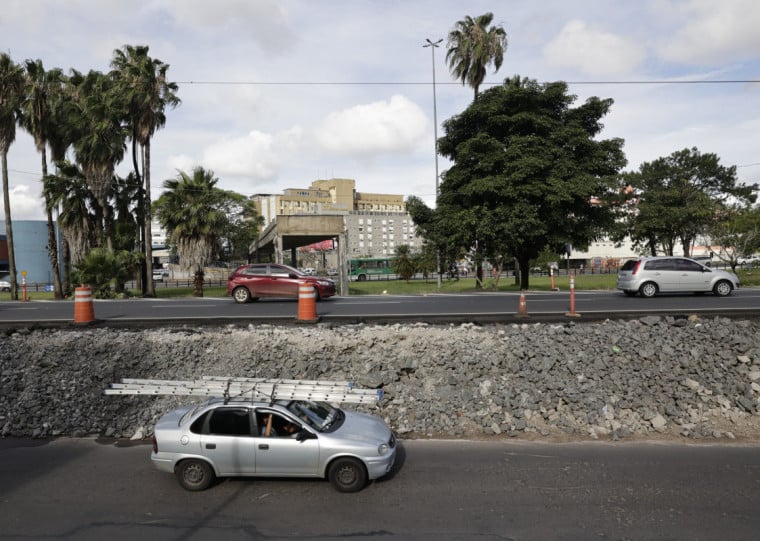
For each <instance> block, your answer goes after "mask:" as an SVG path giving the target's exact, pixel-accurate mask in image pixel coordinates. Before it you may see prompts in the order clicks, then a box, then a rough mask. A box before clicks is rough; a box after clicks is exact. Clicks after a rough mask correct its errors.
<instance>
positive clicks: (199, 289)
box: [193, 270, 204, 297]
mask: <svg viewBox="0 0 760 541" xmlns="http://www.w3.org/2000/svg"><path fill="white" fill-rule="evenodd" d="M203 277H204V275H203V271H202V270H198V271H195V275H194V276H193V297H203Z"/></svg>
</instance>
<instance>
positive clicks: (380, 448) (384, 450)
mask: <svg viewBox="0 0 760 541" xmlns="http://www.w3.org/2000/svg"><path fill="white" fill-rule="evenodd" d="M387 452H388V444H387V443H381V444H380V445H378V446H377V454H378V455H380V456H382V455H384V454H385V453H387Z"/></svg>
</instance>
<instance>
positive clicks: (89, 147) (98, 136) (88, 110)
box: [72, 70, 126, 251]
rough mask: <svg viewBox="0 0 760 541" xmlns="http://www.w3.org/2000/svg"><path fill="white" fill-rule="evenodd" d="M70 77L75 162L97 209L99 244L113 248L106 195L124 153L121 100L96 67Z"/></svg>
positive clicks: (109, 210) (123, 107)
mask: <svg viewBox="0 0 760 541" xmlns="http://www.w3.org/2000/svg"><path fill="white" fill-rule="evenodd" d="M72 81H74V84H76V85H77V88H76V89H75V91H74V94H73V95H74V97H75V99H76V109H75V112H74V114H73V115H72V120H73V121H74V122H75V125H76V130H77V133H78V134H79V136H78V137H77V138H76V140H75V142H74V153H75V155H76V159H77V162H78V163H79V164H80V165H81V167H82V171H83V172H84V174H85V177H86V178H87V184H88V185H89V187H90V191H91V192H92V194H93V196H94V197H95V200H96V201H97V203H98V206H99V209H98V210H99V211H100V212H101V213H102V216H103V228H102V232H101V234H100V242H99V244H100V245H101V246H102V245H104V244H105V246H106V248H107V249H108V250H111V251H112V250H113V238H112V230H111V228H112V219H111V207H110V204H109V201H108V199H109V196H110V195H111V190H112V180H113V173H114V168H115V166H116V164H117V163H119V162H120V161H121V160H122V158H123V157H124V151H125V149H126V144H125V141H126V136H125V135H126V134H125V132H124V129H123V128H122V125H121V119H122V118H124V117H125V104H124V101H123V100H122V99H121V96H120V94H119V92H118V88H116V86H115V84H114V82H113V80H112V79H111V78H110V77H107V76H105V75H103V74H102V73H101V72H99V71H92V70H91V71H90V72H89V73H88V74H87V75H86V76H81V75H80V74H75V76H74V77H72Z"/></svg>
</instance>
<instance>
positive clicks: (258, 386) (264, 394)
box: [105, 376, 383, 404]
mask: <svg viewBox="0 0 760 541" xmlns="http://www.w3.org/2000/svg"><path fill="white" fill-rule="evenodd" d="M105 394H107V395H125V394H132V395H175V396H223V397H224V399H225V401H228V400H229V399H230V398H232V397H238V396H239V397H248V396H250V399H251V400H256V399H259V400H261V399H264V400H270V401H274V400H312V401H314V402H348V403H354V404H367V403H372V402H375V401H378V400H381V399H382V398H383V390H382V389H357V388H356V387H354V384H353V383H351V382H347V381H321V380H298V379H264V378H229V377H223V376H203V378H202V379H200V380H188V381H182V380H162V379H134V378H122V380H121V382H120V383H111V385H110V387H109V388H108V389H106V390H105Z"/></svg>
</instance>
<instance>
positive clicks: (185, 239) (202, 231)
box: [154, 167, 239, 297]
mask: <svg viewBox="0 0 760 541" xmlns="http://www.w3.org/2000/svg"><path fill="white" fill-rule="evenodd" d="M218 182H219V179H218V178H215V177H214V173H213V172H212V171H209V170H206V169H203V168H202V167H196V168H195V169H193V171H192V174H188V173H186V172H184V171H180V172H179V173H178V174H177V176H176V178H173V179H168V180H165V181H164V185H163V186H164V188H165V190H166V191H164V193H163V194H162V195H161V197H159V198H158V200H156V202H155V203H154V208H155V210H156V216H157V217H158V220H159V222H160V223H161V225H162V226H163V227H164V229H166V232H167V234H168V235H169V238H170V239H171V242H172V243H173V244H175V245H176V247H177V255H178V256H179V264H180V266H181V267H182V268H184V269H186V270H188V271H190V272H192V273H193V277H194V282H193V286H194V291H193V294H194V295H195V296H196V297H202V296H203V281H204V268H205V267H207V266H208V265H209V264H210V263H212V262H213V261H215V260H216V256H217V254H218V253H219V248H220V234H219V233H220V232H221V231H225V230H227V227H228V224H229V216H228V215H227V210H228V209H229V207H230V200H231V199H237V198H238V197H239V194H233V193H232V192H228V191H226V190H222V189H220V188H217V186H216V185H217V183H218Z"/></svg>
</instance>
